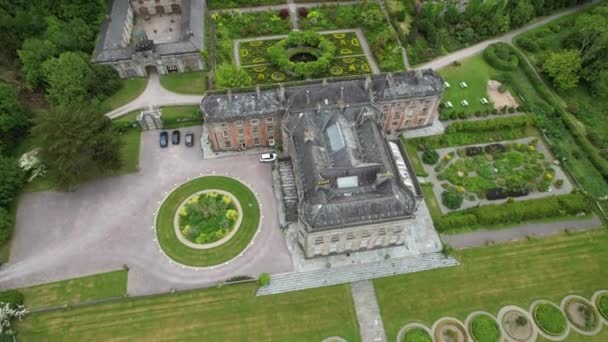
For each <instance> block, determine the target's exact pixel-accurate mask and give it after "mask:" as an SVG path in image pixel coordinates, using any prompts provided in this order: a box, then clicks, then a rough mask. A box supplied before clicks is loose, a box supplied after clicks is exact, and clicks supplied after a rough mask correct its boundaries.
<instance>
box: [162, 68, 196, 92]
mask: <svg viewBox="0 0 608 342" xmlns="http://www.w3.org/2000/svg"><path fill="white" fill-rule="evenodd" d="M160 85H162V86H163V88H165V89H167V90H170V91H172V92H175V93H181V94H194V95H203V93H204V92H205V90H207V73H206V72H204V71H193V72H180V73H173V74H168V75H161V76H160Z"/></svg>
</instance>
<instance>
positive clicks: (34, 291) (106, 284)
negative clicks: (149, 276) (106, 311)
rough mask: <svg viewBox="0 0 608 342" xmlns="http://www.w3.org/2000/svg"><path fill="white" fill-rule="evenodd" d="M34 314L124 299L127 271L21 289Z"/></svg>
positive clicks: (26, 304) (25, 302)
mask: <svg viewBox="0 0 608 342" xmlns="http://www.w3.org/2000/svg"><path fill="white" fill-rule="evenodd" d="M19 291H20V292H21V293H23V296H24V298H25V301H24V305H25V306H26V307H27V308H28V309H30V310H32V309H37V308H46V307H51V306H60V305H64V304H68V305H69V304H76V303H82V302H88V301H93V300H99V299H105V298H113V297H121V296H124V295H125V294H126V293H127V271H126V270H120V271H114V272H108V273H101V274H96V275H92V276H87V277H82V278H75V279H69V280H63V281H58V282H54V283H49V284H43V285H37V286H32V287H25V288H22V289H19Z"/></svg>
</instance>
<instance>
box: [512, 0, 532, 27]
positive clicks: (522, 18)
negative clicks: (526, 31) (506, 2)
mask: <svg viewBox="0 0 608 342" xmlns="http://www.w3.org/2000/svg"><path fill="white" fill-rule="evenodd" d="M533 17H534V6H532V4H530V2H529V1H528V0H517V1H516V5H515V8H513V11H512V12H511V26H512V27H520V26H523V25H524V24H526V23H528V22H529V21H530V20H531V19H532V18H533Z"/></svg>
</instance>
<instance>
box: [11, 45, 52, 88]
mask: <svg viewBox="0 0 608 342" xmlns="http://www.w3.org/2000/svg"><path fill="white" fill-rule="evenodd" d="M56 53H57V48H56V47H55V44H53V43H52V42H50V41H48V40H41V39H37V38H29V39H27V40H26V41H25V42H23V46H22V47H21V49H20V50H18V51H17V54H18V55H19V60H20V61H21V72H23V75H24V76H25V85H26V87H27V88H28V89H29V90H34V89H36V88H38V86H39V85H41V84H42V82H43V81H44V70H43V69H42V67H41V66H42V63H44V61H46V60H47V59H49V58H51V57H54V56H55V54H56Z"/></svg>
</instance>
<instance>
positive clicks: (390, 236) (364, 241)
mask: <svg viewBox="0 0 608 342" xmlns="http://www.w3.org/2000/svg"><path fill="white" fill-rule="evenodd" d="M411 225H412V220H409V219H405V220H399V221H392V222H382V223H374V224H367V225H361V226H355V227H351V228H336V229H329V230H324V231H317V232H306V229H305V228H304V226H303V224H302V222H299V226H300V228H299V230H298V242H299V244H300V246H301V247H302V249H303V250H304V253H305V255H306V257H307V258H313V257H316V256H325V255H331V254H341V253H349V252H355V251H363V250H369V249H375V248H382V247H388V246H396V245H403V244H404V243H405V239H404V236H405V234H404V231H405V230H406V229H408V227H409V226H411Z"/></svg>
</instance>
